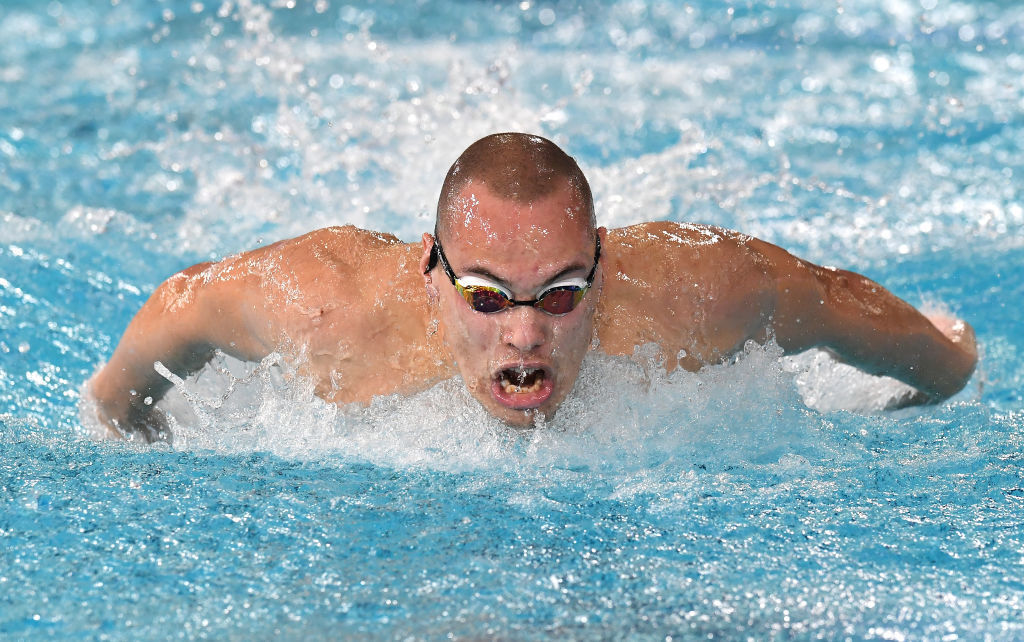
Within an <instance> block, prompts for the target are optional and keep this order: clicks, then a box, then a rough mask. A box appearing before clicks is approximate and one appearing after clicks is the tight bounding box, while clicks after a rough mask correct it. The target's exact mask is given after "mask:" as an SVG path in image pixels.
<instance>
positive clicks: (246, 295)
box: [90, 184, 977, 438]
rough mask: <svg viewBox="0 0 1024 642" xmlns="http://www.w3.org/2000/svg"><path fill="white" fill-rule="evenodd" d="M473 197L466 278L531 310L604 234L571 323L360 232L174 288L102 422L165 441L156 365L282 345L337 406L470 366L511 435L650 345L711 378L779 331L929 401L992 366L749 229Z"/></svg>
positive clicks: (138, 338)
mask: <svg viewBox="0 0 1024 642" xmlns="http://www.w3.org/2000/svg"><path fill="white" fill-rule="evenodd" d="M461 197H462V198H460V199H457V202H458V203H459V206H458V207H459V211H458V212H457V214H458V215H457V216H453V217H452V219H451V225H450V226H449V228H448V229H447V230H446V231H444V232H443V234H447V235H448V236H447V237H446V238H442V242H443V244H444V248H445V253H446V254H447V256H448V259H449V261H450V263H451V266H452V268H453V270H454V272H455V274H456V275H457V276H459V277H460V278H461V277H465V276H469V275H472V276H477V277H484V278H487V279H490V280H492V281H496V282H497V283H498V284H500V285H502V286H503V287H505V289H507V290H509V291H511V292H512V293H513V295H514V297H515V298H516V299H532V298H534V297H535V296H536V295H537V294H539V293H540V292H541V291H542V290H543V289H544V288H545V287H547V286H548V285H550V284H551V283H552V282H553V281H555V280H557V279H560V278H563V277H580V278H582V277H583V276H585V275H586V274H587V273H588V272H589V270H590V268H591V267H592V265H593V257H594V243H595V235H598V234H599V235H600V236H601V239H602V257H601V261H600V266H599V268H598V270H597V275H596V278H595V282H594V285H593V287H592V288H591V290H590V291H589V292H588V293H587V295H586V296H585V297H584V299H583V301H582V303H581V304H580V306H578V307H577V308H576V309H574V310H573V311H572V312H570V313H569V314H566V315H564V316H551V315H547V314H545V313H544V312H542V311H540V310H537V309H534V308H530V307H515V308H513V309H511V310H507V311H503V312H499V313H495V314H484V313H480V312H476V311H474V310H472V309H471V308H470V307H469V305H468V304H467V303H466V301H465V300H464V299H462V298H461V297H460V296H459V294H458V293H457V292H456V290H455V288H454V287H453V286H452V284H451V283H450V282H449V280H448V279H447V277H446V276H445V275H444V273H443V272H442V270H441V268H440V266H437V267H435V268H434V269H433V270H431V271H430V272H429V273H427V274H424V273H423V272H424V270H425V269H426V267H427V263H428V259H429V255H430V249H431V245H432V243H433V238H432V237H431V236H430V235H424V237H423V239H422V241H421V243H418V244H404V243H401V242H400V241H399V240H398V239H396V238H395V237H393V236H391V235H385V234H379V233H375V232H367V231H364V230H357V229H355V228H352V227H345V228H328V229H323V230H317V231H315V232H311V233H309V234H307V235H304V236H301V237H298V238H296V239H291V240H288V241H282V242H279V243H275V244H273V245H270V246H267V247H264V248H259V249H257V250H253V251H250V252H245V253H242V254H239V255H235V256H232V257H228V258H226V259H224V260H222V261H220V262H217V263H207V264H200V265H197V266H194V267H192V268H189V269H187V270H184V271H183V272H181V273H179V274H178V275H175V276H174V277H172V278H170V279H168V281H167V282H165V283H164V284H163V285H161V286H160V288H158V289H157V291H156V292H154V294H153V295H152V297H150V300H149V301H148V302H147V303H146V304H145V305H144V306H143V308H142V309H141V310H140V311H139V313H138V314H137V315H136V317H135V318H134V319H133V320H132V322H131V323H130V324H129V326H128V328H127V330H126V331H125V334H124V336H123V337H122V340H121V342H120V344H119V345H118V347H117V349H116V350H115V352H114V354H113V356H112V357H111V359H110V361H109V362H108V363H107V364H106V365H105V366H104V367H103V368H102V369H101V370H100V371H99V372H98V373H97V374H96V375H95V377H94V378H93V379H92V380H91V382H90V386H91V391H92V394H93V395H94V396H95V398H96V401H97V405H98V408H97V411H98V414H99V415H100V419H101V420H102V421H103V422H104V423H105V424H106V425H108V426H110V428H111V435H112V436H123V435H124V434H129V433H132V432H134V431H140V430H141V431H142V434H143V436H145V437H147V438H152V437H153V435H154V434H155V433H156V432H158V429H159V426H158V423H159V422H158V416H157V415H155V413H152V405H150V404H145V403H143V400H144V399H145V398H146V397H150V398H151V399H152V400H159V399H160V398H161V397H162V396H163V394H164V393H165V392H166V391H167V390H168V389H169V387H170V384H169V382H168V381H167V380H166V379H164V378H163V377H162V376H160V375H159V374H158V373H157V372H156V371H155V370H154V369H153V363H154V362H155V361H158V360H159V361H161V362H162V363H163V364H164V365H165V366H167V367H168V368H169V369H170V370H171V371H172V372H175V373H176V374H178V375H179V376H184V375H186V374H188V373H190V372H193V371H195V370H197V369H198V368H200V367H202V366H203V365H204V364H205V363H206V362H207V361H208V360H209V359H210V358H211V357H212V356H213V354H214V353H215V351H217V350H220V351H223V352H225V353H227V354H230V355H232V356H235V357H237V358H241V359H246V360H253V361H255V360H259V359H261V358H263V357H264V356H266V355H267V354H269V353H270V352H273V351H277V352H280V353H282V354H284V355H285V356H287V357H288V358H290V359H291V360H292V361H293V362H294V363H296V364H298V365H299V368H300V372H301V373H302V374H304V375H305V376H307V377H309V378H311V379H312V380H313V381H314V383H315V385H316V392H317V394H318V395H319V396H321V397H323V398H324V399H326V400H328V401H332V402H335V403H339V404H346V403H352V402H363V403H365V402H368V401H369V400H370V399H371V398H372V397H374V396H375V395H382V394H392V393H403V394H408V393H411V392H415V391H418V390H422V389H425V388H427V387H429V386H431V385H433V384H434V383H436V382H438V381H441V380H443V379H447V378H450V377H452V376H453V375H454V374H456V373H457V374H460V375H461V376H462V378H463V380H464V381H465V383H466V386H467V387H468V389H469V390H470V392H471V393H472V394H473V396H474V397H475V398H476V399H477V400H478V401H479V402H480V403H481V404H482V405H483V406H484V408H486V409H487V410H488V411H489V412H491V413H492V414H494V415H495V416H496V417H499V418H501V419H502V420H504V421H506V422H508V423H510V424H514V425H523V424H528V423H530V422H531V421H532V420H533V418H534V415H535V413H541V414H543V415H545V416H551V415H553V414H554V412H555V410H556V409H557V407H558V405H559V404H560V403H561V401H562V400H563V399H564V398H565V396H566V395H567V394H568V393H569V392H570V391H571V390H572V387H573V385H574V384H575V381H576V378H577V375H578V373H579V367H580V363H581V361H582V359H583V356H584V355H585V354H586V352H587V350H589V349H591V347H592V346H594V345H597V346H598V349H599V350H601V351H602V352H605V353H607V354H611V355H625V356H630V355H632V354H633V353H634V350H635V347H636V346H638V345H643V344H647V343H653V344H655V345H656V346H657V347H658V348H659V349H660V353H661V357H662V358H663V359H664V363H665V367H666V368H667V369H668V370H673V369H675V368H676V367H684V368H686V369H689V370H697V369H699V368H700V367H701V366H702V365H703V364H706V363H714V362H718V361H721V360H722V359H725V358H727V357H729V356H730V355H732V354H734V353H735V352H736V351H737V350H739V349H741V348H742V347H743V344H744V342H745V341H747V340H748V339H754V340H756V341H765V340H766V339H767V338H768V337H769V336H771V337H773V338H774V339H775V340H776V341H778V343H779V344H780V345H781V346H782V347H783V348H784V349H785V350H786V351H787V352H799V351H802V350H805V349H808V348H811V347H815V346H820V347H825V348H828V349H830V350H831V351H832V352H833V353H834V354H836V355H837V356H838V357H839V358H841V359H843V360H845V361H847V362H848V363H850V364H852V365H855V366H857V367H860V368H862V369H863V370H865V371H867V372H870V373H873V374H884V375H890V376H893V377H896V378H898V379H900V380H902V381H905V382H907V383H909V384H911V385H913V386H915V387H917V388H918V389H919V390H921V391H922V394H921V396H920V397H919V398H917V399H915V400H914V401H917V402H924V401H933V400H938V399H942V398H945V397H948V396H950V395H952V394H954V393H955V392H957V391H958V390H960V389H961V388H962V387H963V385H964V384H965V383H966V381H967V379H968V378H969V377H970V374H971V372H973V369H974V366H975V363H976V360H977V351H976V347H975V345H974V335H973V331H972V330H971V328H970V326H969V325H967V324H965V323H963V322H962V321H957V320H955V319H949V318H945V317H936V318H934V321H935V323H932V321H930V320H929V319H927V318H926V317H924V316H923V315H921V314H920V313H919V312H918V311H917V310H915V309H914V308H913V307H912V306H910V305H909V304H907V303H905V302H903V301H901V300H900V299H898V298H896V297H895V296H893V295H892V294H891V293H889V292H888V291H886V290H885V289H884V288H882V287H881V286H880V285H878V284H877V283H874V282H873V281H871V280H869V279H867V278H865V277H863V276H860V275H857V274H854V273H852V272H846V271H843V270H836V269H832V268H823V267H819V266H815V265H813V264H810V263H807V262H805V261H802V260H800V259H797V258H796V257H793V256H792V255H790V254H789V253H787V252H785V251H784V250H782V249H781V248H778V247H776V246H774V245H771V244H769V243H765V242H763V241H759V240H757V239H753V238H750V237H747V236H744V235H741V234H737V233H735V232H730V231H727V230H722V229H719V228H713V227H710V226H701V225H688V224H678V223H668V222H660V223H646V224H641V225H636V226H632V227H628V228H620V229H616V230H609V231H605V230H604V229H603V228H601V229H598V230H593V229H591V228H590V226H589V222H588V219H587V217H586V216H583V215H582V212H581V208H580V203H579V201H578V197H577V195H576V194H575V192H573V191H572V190H571V189H569V187H568V186H567V185H566V186H565V187H563V188H562V189H560V190H556V191H554V192H552V193H550V194H548V195H547V196H545V197H542V198H539V199H536V200H535V201H534V202H532V203H525V204H520V203H514V202H512V201H509V200H503V199H501V198H499V197H496V196H495V195H493V194H491V193H490V192H489V190H487V188H486V186H480V185H478V186H473V185H472V184H470V185H467V186H466V187H465V188H464V189H463V192H462V193H461ZM937 326H938V327H937ZM516 368H518V370H517V369H516ZM510 383H511V384H513V385H511V386H510V385H508V384H510ZM515 384H519V385H518V386H517V385H515ZM154 425H157V428H156V429H153V428H152V427H153V426H154ZM147 426H149V427H150V429H148V431H147V428H146V427H147Z"/></svg>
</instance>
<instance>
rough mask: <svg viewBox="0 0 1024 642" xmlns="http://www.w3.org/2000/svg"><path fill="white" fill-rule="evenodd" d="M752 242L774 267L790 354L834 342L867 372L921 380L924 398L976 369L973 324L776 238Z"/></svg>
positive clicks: (778, 318)
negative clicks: (930, 311)
mask: <svg viewBox="0 0 1024 642" xmlns="http://www.w3.org/2000/svg"><path fill="white" fill-rule="evenodd" d="M751 247H752V248H753V249H755V250H757V251H758V252H759V253H760V254H762V256H764V257H765V258H766V259H768V262H769V264H770V265H771V271H772V276H773V279H774V282H775V287H776V291H775V305H774V314H773V317H772V323H771V326H772V329H773V330H774V333H775V337H776V340H777V341H778V342H779V344H780V345H781V346H782V348H783V349H784V350H786V351H787V352H799V351H802V350H806V349H808V348H813V347H823V348H827V349H829V350H831V351H833V352H834V353H836V354H837V355H838V356H839V357H840V358H841V359H842V360H843V361H845V362H847V363H849V364H850V365H853V366H856V367H858V368H860V369H862V370H864V371H866V372H869V373H871V374H876V375H886V376H890V377H894V378H896V379H899V380H900V381H903V382H905V383H907V384H910V385H912V386H914V387H915V388H917V389H918V390H919V391H920V392H921V393H922V394H923V396H922V397H919V398H916V399H914V400H913V401H914V402H917V403H922V402H924V403H927V402H936V401H940V400H942V399H945V398H947V397H950V396H952V395H954V394H956V393H957V392H958V391H959V390H960V389H962V388H963V387H964V385H965V384H966V383H967V380H968V379H969V378H970V376H971V374H972V373H973V372H974V368H975V365H976V364H977V360H978V354H977V348H976V345H975V339H974V331H973V330H972V329H971V327H970V326H969V325H968V324H967V323H965V322H963V321H958V320H955V319H947V318H944V317H938V316H936V317H934V322H933V320H930V319H929V318H927V317H925V316H924V315H923V314H921V313H920V312H919V311H917V310H916V309H915V308H914V307H913V306H911V305H910V304H908V303H906V302H905V301H903V300H901V299H899V298H898V297H896V296H895V295H893V294H892V293H891V292H889V291H888V290H886V289H885V288H883V287H882V286H880V285H879V284H877V283H875V282H874V281H872V280H870V279H868V278H866V277H864V276H861V275H859V274H855V273H853V272H848V271H845V270H836V269H832V268H822V267H818V266H816V265H812V264H810V263H807V262H806V261H802V260H800V259H797V258H796V257H794V256H792V255H790V254H789V253H788V252H785V251H784V250H782V249H780V248H778V247H775V246H773V245H770V244H768V243H764V242H760V241H755V242H752V243H751Z"/></svg>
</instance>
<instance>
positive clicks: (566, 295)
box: [534, 286, 587, 314]
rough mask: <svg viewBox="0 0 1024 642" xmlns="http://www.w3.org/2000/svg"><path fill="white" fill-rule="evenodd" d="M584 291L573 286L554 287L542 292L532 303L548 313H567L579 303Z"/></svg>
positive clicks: (584, 289)
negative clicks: (537, 299) (535, 301)
mask: <svg viewBox="0 0 1024 642" xmlns="http://www.w3.org/2000/svg"><path fill="white" fill-rule="evenodd" d="M586 291H587V290H586V288H578V287H574V286H566V287H561V288H555V289H552V290H548V291H547V292H545V293H544V294H542V295H541V297H540V300H539V301H537V303H536V304H534V305H535V306H536V307H538V308H540V309H541V310H544V311H545V312H547V313H548V314H568V313H569V312H572V311H573V309H575V308H576V306H577V305H579V304H580V301H581V300H582V299H583V295H584V294H585V293H586Z"/></svg>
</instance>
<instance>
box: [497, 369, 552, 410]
mask: <svg viewBox="0 0 1024 642" xmlns="http://www.w3.org/2000/svg"><path fill="white" fill-rule="evenodd" d="M553 390H554V382H553V381H552V378H551V373H550V372H549V371H548V370H547V369H546V368H542V367H536V366H526V365H519V366H513V367H511V368H504V369H502V370H499V371H498V373H497V374H496V375H495V377H494V382H493V384H492V386H491V391H492V393H493V394H494V398H495V399H497V400H498V402H499V403H501V404H502V405H503V406H506V407H508V408H512V409H515V410H527V409H530V408H536V407H538V406H540V405H541V404H543V403H544V402H545V401H547V400H548V398H549V397H550V396H551V393H552V391H553Z"/></svg>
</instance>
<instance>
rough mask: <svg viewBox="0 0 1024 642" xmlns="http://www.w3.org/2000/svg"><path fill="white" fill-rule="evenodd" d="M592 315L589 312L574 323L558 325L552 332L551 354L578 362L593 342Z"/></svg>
mask: <svg viewBox="0 0 1024 642" xmlns="http://www.w3.org/2000/svg"><path fill="white" fill-rule="evenodd" d="M593 328H594V313H593V311H590V312H588V313H587V315H586V316H585V317H584V318H583V319H580V320H578V321H577V322H576V323H560V324H558V325H556V326H555V327H554V329H553V331H552V344H553V350H552V352H553V353H554V355H555V356H556V357H560V358H562V359H566V360H579V359H582V358H583V355H584V354H586V352H587V349H588V348H589V347H590V344H591V342H592V340H593V336H592V335H593Z"/></svg>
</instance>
